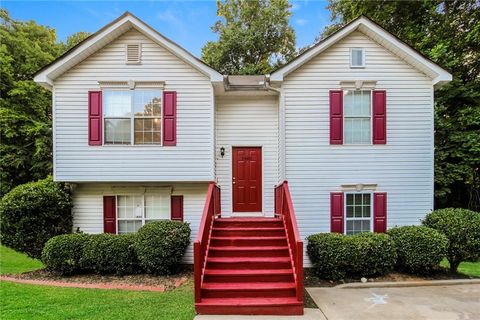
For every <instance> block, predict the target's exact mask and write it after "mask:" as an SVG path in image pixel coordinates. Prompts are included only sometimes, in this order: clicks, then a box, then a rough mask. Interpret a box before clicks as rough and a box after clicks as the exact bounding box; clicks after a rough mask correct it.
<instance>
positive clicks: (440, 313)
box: [307, 284, 480, 320]
mask: <svg viewBox="0 0 480 320" xmlns="http://www.w3.org/2000/svg"><path fill="white" fill-rule="evenodd" d="M307 291H308V292H309V293H310V295H311V296H312V298H313V300H315V302H316V303H317V305H318V307H319V308H320V310H321V311H322V313H323V314H324V315H325V317H326V318H327V319H328V320H341V319H345V320H347V319H355V320H362V319H368V320H377V319H378V320H396V319H402V320H407V319H412V320H422V319H432V320H450V319H462V320H474V319H475V320H478V319H480V284H466V285H446V286H425V287H404V288H364V289H357V288H355V289H346V288H343V289H342V288H308V289H307Z"/></svg>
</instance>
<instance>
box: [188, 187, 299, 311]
mask: <svg viewBox="0 0 480 320" xmlns="http://www.w3.org/2000/svg"><path fill="white" fill-rule="evenodd" d="M275 198H276V201H275V207H276V212H277V213H278V215H277V217H275V218H221V217H220V209H219V208H220V190H219V189H218V187H216V186H215V185H214V184H213V183H212V184H211V185H210V188H209V193H208V194H207V203H206V205H205V210H204V215H203V217H202V224H201V226H200V233H199V237H198V239H197V241H195V244H194V251H195V252H194V255H195V309H196V311H197V313H199V314H265V315H301V314H303V244H302V242H301V241H300V240H299V236H298V230H297V227H296V221H295V217H294V213H293V205H292V204H291V199H290V194H289V192H288V184H287V183H283V184H282V185H280V186H279V187H277V188H276V190H275Z"/></svg>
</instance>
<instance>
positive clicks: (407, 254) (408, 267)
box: [388, 226, 448, 273]
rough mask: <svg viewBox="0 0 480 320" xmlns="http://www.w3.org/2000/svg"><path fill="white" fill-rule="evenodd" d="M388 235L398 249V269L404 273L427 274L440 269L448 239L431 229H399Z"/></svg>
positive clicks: (406, 227)
mask: <svg viewBox="0 0 480 320" xmlns="http://www.w3.org/2000/svg"><path fill="white" fill-rule="evenodd" d="M388 234H389V235H390V236H391V237H392V239H393V241H394V242H395V245H396V247H397V256H398V258H397V267H398V269H400V270H402V271H407V272H411V273H427V272H429V271H431V270H434V269H436V268H438V266H439V265H440V261H442V259H443V258H444V257H445V254H446V252H447V246H448V239H447V237H446V236H445V235H444V234H442V233H440V232H438V231H437V230H435V229H432V228H429V227H425V226H405V227H398V228H393V229H390V230H389V231H388Z"/></svg>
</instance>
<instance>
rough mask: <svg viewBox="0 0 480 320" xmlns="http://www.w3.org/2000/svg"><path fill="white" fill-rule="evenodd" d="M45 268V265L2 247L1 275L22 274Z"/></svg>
mask: <svg viewBox="0 0 480 320" xmlns="http://www.w3.org/2000/svg"><path fill="white" fill-rule="evenodd" d="M42 267H43V264H42V263H41V262H40V261H38V260H35V259H32V258H29V257H27V256H26V255H24V254H22V253H18V252H16V251H14V250H12V249H10V248H7V247H5V246H0V274H6V273H22V272H27V271H33V270H36V269H40V268H42Z"/></svg>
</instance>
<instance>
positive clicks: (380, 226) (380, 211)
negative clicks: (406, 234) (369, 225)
mask: <svg viewBox="0 0 480 320" xmlns="http://www.w3.org/2000/svg"><path fill="white" fill-rule="evenodd" d="M373 232H387V193H386V192H375V193H374V194H373Z"/></svg>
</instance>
